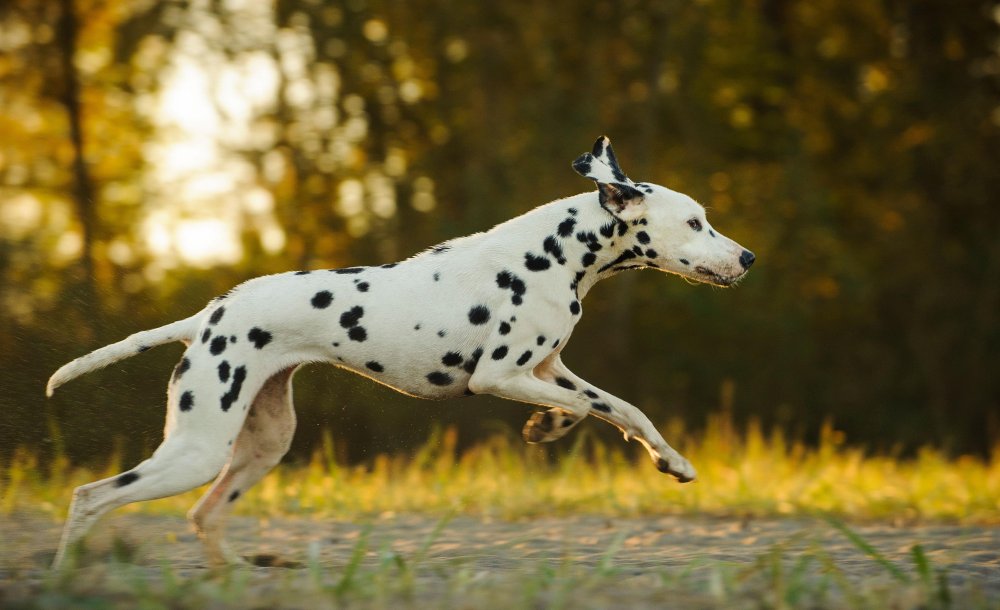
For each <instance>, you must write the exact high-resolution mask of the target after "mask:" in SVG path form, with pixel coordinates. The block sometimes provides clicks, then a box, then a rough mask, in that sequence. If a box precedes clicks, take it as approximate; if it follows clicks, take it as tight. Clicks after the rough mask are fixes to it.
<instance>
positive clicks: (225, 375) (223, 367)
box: [219, 360, 229, 383]
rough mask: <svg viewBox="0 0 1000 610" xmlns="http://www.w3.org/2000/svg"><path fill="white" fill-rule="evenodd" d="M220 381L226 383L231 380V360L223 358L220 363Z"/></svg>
mask: <svg viewBox="0 0 1000 610" xmlns="http://www.w3.org/2000/svg"><path fill="white" fill-rule="evenodd" d="M219 381H221V382H222V383H225V382H227V381H229V361H228V360H223V361H222V364H220V365H219Z"/></svg>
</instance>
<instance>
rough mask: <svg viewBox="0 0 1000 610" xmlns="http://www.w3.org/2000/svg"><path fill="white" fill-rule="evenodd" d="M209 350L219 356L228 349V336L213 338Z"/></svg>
mask: <svg viewBox="0 0 1000 610" xmlns="http://www.w3.org/2000/svg"><path fill="white" fill-rule="evenodd" d="M208 351H210V352H212V355H213V356H218V355H219V354H221V353H222V352H224V351H226V338H225V337H216V338H214V339H212V344H211V345H210V346H209V348H208Z"/></svg>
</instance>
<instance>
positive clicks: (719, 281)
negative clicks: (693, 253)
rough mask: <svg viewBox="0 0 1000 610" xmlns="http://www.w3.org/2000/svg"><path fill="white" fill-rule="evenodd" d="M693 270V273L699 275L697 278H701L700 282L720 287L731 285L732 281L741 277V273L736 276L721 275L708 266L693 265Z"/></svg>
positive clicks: (734, 281)
mask: <svg viewBox="0 0 1000 610" xmlns="http://www.w3.org/2000/svg"><path fill="white" fill-rule="evenodd" d="M694 271H695V273H697V274H698V276H699V277H698V279H699V280H701V281H702V282H705V283H707V284H714V285H716V286H722V287H727V286H732V285H733V284H734V283H736V281H737V280H738V279H740V278H741V277H743V274H740V275H737V276H726V275H722V274H721V273H719V272H717V271H713V270H711V269H709V268H708V267H703V266H701V265H698V266H697V267H695V268H694Z"/></svg>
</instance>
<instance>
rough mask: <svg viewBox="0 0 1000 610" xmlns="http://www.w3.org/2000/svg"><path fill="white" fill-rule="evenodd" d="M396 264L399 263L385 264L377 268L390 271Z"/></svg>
mask: <svg viewBox="0 0 1000 610" xmlns="http://www.w3.org/2000/svg"><path fill="white" fill-rule="evenodd" d="M398 264H399V263H386V264H384V265H379V266H380V267H382V268H383V269H392V268H393V267H395V266H396V265H398Z"/></svg>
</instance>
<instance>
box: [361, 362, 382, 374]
mask: <svg viewBox="0 0 1000 610" xmlns="http://www.w3.org/2000/svg"><path fill="white" fill-rule="evenodd" d="M365 366H366V367H368V368H369V369H370V370H373V371H375V372H376V373H381V372H382V371H384V370H385V367H384V366H382V365H381V364H379V363H378V362H375V361H374V360H369V361H368V362H366V363H365Z"/></svg>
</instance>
